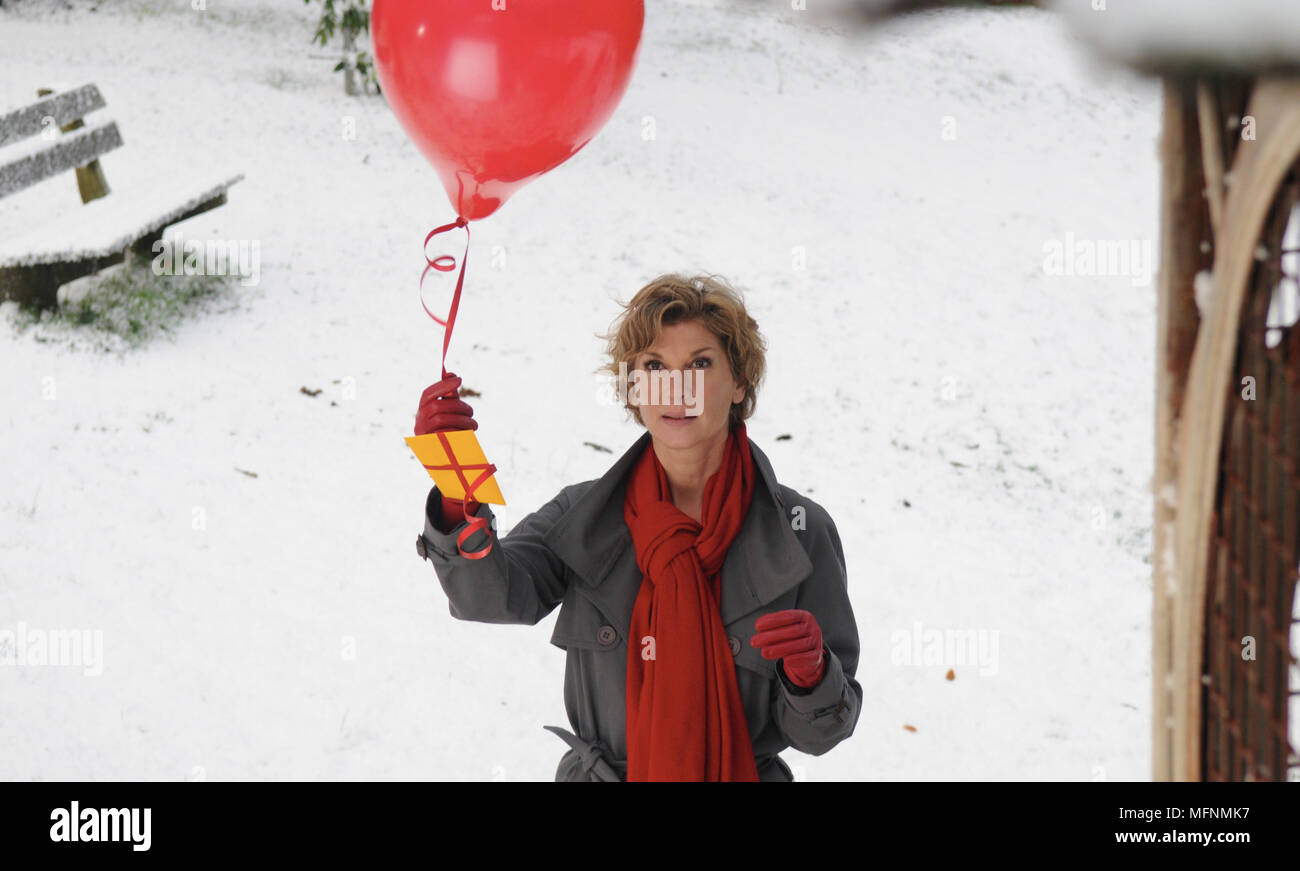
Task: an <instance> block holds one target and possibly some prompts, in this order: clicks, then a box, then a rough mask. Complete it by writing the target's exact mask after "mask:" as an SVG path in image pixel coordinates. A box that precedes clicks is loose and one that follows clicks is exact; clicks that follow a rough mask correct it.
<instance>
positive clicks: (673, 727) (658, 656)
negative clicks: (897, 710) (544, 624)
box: [623, 423, 758, 781]
mask: <svg viewBox="0 0 1300 871" xmlns="http://www.w3.org/2000/svg"><path fill="white" fill-rule="evenodd" d="M753 494H754V461H753V457H752V456H751V455H750V451H749V437H748V434H747V433H746V431H745V425H744V424H743V423H741V424H738V425H737V426H736V427H735V428H734V429H733V430H732V431H731V433H730V435H729V436H728V439H727V446H726V449H725V453H724V454H723V459H722V465H721V467H719V469H718V471H717V472H715V473H714V474H713V475H712V476H711V477H710V478H709V480H708V482H707V483H706V485H705V487H704V501H703V512H702V515H701V516H702V519H703V523H697V522H696V521H695V520H693V519H691V518H690V517H688V516H687V515H686V514H685V513H683V512H682V511H681V510H679V509H678V508H677V507H676V506H674V505H673V502H672V491H671V489H670V488H669V485H668V477H667V475H666V474H665V472H664V469H663V466H662V465H660V463H659V458H658V456H657V455H656V454H655V451H654V443H653V442H650V443H648V444H647V445H646V448H645V452H644V453H642V455H641V456H640V458H639V459H638V460H637V462H636V464H635V466H634V467H633V469H632V473H631V476H630V478H629V480H628V485H627V498H626V499H625V501H624V504H623V517H624V520H626V521H627V526H628V529H629V530H630V531H631V533H632V543H633V546H634V547H635V549H636V562H637V567H638V568H640V569H641V572H642V574H643V575H644V579H643V581H642V583H641V589H640V592H639V593H638V594H637V599H636V605H635V606H634V607H633V610H632V622H631V626H630V628H629V631H628V645H627V650H628V657H627V779H628V781H645V780H656V781H666V780H674V781H682V780H691V781H738V780H747V781H757V780H758V769H757V767H756V764H755V761H754V749H753V745H752V743H751V740H750V736H749V726H748V724H747V723H746V721H745V709H744V706H743V704H742V703H741V700H740V689H739V687H738V685H737V683H736V664H735V659H734V657H733V656H732V655H731V649H730V647H729V646H728V644H727V634H726V631H725V630H724V629H723V626H722V618H721V616H720V615H719V611H718V603H719V577H718V575H719V572H720V571H721V569H722V561H723V559H724V558H725V557H726V555H727V549H728V548H729V547H730V546H731V542H732V540H733V539H734V538H735V537H736V534H737V533H739V532H740V527H741V525H742V524H743V523H744V521H745V515H746V514H747V513H748V511H749V504H750V501H751V499H752V497H753ZM648 638H650V639H653V643H650V642H648V641H646V639H648ZM652 654H653V658H651V655H652Z"/></svg>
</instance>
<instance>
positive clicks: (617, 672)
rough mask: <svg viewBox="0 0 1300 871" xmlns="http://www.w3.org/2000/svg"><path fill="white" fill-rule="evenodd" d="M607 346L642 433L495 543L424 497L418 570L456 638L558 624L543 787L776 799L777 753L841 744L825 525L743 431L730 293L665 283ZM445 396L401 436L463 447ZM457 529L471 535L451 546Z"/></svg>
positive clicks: (836, 589) (848, 721) (838, 570)
mask: <svg viewBox="0 0 1300 871" xmlns="http://www.w3.org/2000/svg"><path fill="white" fill-rule="evenodd" d="M606 338H607V339H608V341H609V345H608V349H607V350H608V354H609V360H608V364H607V366H606V367H605V370H606V371H608V372H610V373H611V374H614V375H615V376H616V380H617V383H619V384H620V386H621V387H623V388H627V389H626V391H621V394H620V395H624V393H625V400H626V401H625V402H624V406H625V407H626V408H627V409H628V410H630V411H631V413H632V415H633V416H634V417H635V419H636V421H637V423H638V424H640V425H642V426H644V427H645V428H646V430H647V432H645V433H643V434H642V436H641V438H640V439H639V440H638V441H637V442H636V443H635V444H633V445H632V447H631V448H629V449H628V451H627V452H626V453H625V454H624V455H623V456H622V458H620V459H619V460H618V462H616V463H615V464H614V465H613V466H612V467H611V468H610V470H609V471H608V472H607V473H606V474H605V475H604V476H603V477H601V478H598V479H594V480H590V481H583V482H581V483H578V484H570V485H569V486H567V487H565V488H564V489H562V490H561V491H560V492H559V494H558V495H557V496H556V497H555V498H554V499H552V500H551V501H550V502H548V503H547V504H546V505H543V506H542V507H541V508H540V509H538V510H537V511H535V512H533V513H532V514H530V515H528V516H527V517H525V518H524V519H523V520H521V521H520V522H519V524H518V525H517V526H515V527H514V529H512V530H511V532H510V534H509V535H507V536H505V537H504V538H502V539H500V540H499V541H498V540H496V538H495V536H496V524H495V518H494V516H493V514H492V510H491V507H490V506H489V505H487V504H486V503H476V502H473V501H472V500H471V501H470V502H469V503H468V505H466V504H464V503H461V502H459V501H456V500H451V499H447V498H446V497H444V496H442V494H441V493H439V491H438V488H437V486H434V488H433V489H432V490H431V491H430V493H429V498H428V502H427V504H426V506H425V526H424V533H423V534H422V535H421V536H420V537H419V538H418V539H417V544H416V547H417V550H418V552H419V553H420V555H421V556H422V557H424V558H426V559H428V560H430V561H431V562H432V563H433V566H434V569H435V570H436V572H437V575H438V580H439V582H440V583H441V584H442V588H443V590H445V591H446V594H447V597H448V599H449V600H450V604H451V614H452V616H454V617H456V618H458V619H462V620H476V621H480V622H484V623H525V624H535V623H538V622H539V621H541V619H542V618H543V617H545V616H546V615H547V614H549V613H550V612H551V611H552V610H553V609H554V608H555V606H556V605H560V613H559V615H558V617H557V618H556V621H555V630H554V632H553V634H552V636H551V642H552V643H553V644H555V645H556V646H558V647H560V648H563V649H565V650H567V652H568V653H567V665H566V670H565V682H564V701H565V707H566V708H567V710H568V714H569V723H570V725H571V726H572V727H573V731H574V732H576V735H575V734H573V733H571V732H569V731H567V730H565V729H561V728H559V727H555V726H547V727H545V728H547V729H550V730H551V731H553V732H555V733H556V734H557V735H559V736H560V737H561V738H562V739H564V741H565V742H566V743H567V744H569V747H570V749H569V750H568V751H567V752H566V753H565V754H564V756H563V758H562V759H561V760H560V765H559V768H558V769H557V771H556V778H555V779H556V780H611V781H620V780H625V781H638V780H714V781H717V780H751V781H752V780H772V781H790V780H793V777H792V775H791V773H790V769H789V767H788V766H786V764H785V762H784V761H783V760H782V759H781V758H780V757H779V756H778V755H777V754H778V753H779V752H780V751H781V750H784V749H785V748H787V747H794V748H795V749H797V750H801V751H803V752H805V753H810V754H813V755H821V754H823V753H825V752H826V751H828V750H830V749H831V748H832V747H834V746H835V745H836V744H838V743H839V742H841V741H843V740H844V739H845V738H847V737H848V736H849V735H850V734H852V733H853V729H854V726H855V725H856V724H857V719H858V713H859V710H860V707H861V704H862V688H861V687H860V686H859V684H858V682H857V681H856V680H855V678H854V674H855V673H856V670H857V664H858V651H859V642H858V632H857V624H856V622H855V620H854V617H853V609H852V607H851V606H850V604H849V597H848V590H847V587H846V583H847V582H846V578H845V570H844V552H843V549H842V547H841V545H840V538H839V534H838V532H837V531H836V529H835V524H834V523H833V522H832V520H831V518H830V516H829V515H828V514H827V513H826V511H825V509H823V508H822V507H821V506H820V505H818V504H817V503H816V502H813V501H812V500H811V499H808V498H807V497H805V496H802V495H800V494H799V493H796V492H795V491H794V490H791V489H790V488H789V487H786V486H784V485H781V484H779V483H778V482H777V480H776V477H775V475H774V473H773V471H772V466H771V464H770V463H769V462H768V460H767V457H766V455H764V454H763V453H762V451H760V450H759V449H758V447H757V446H756V445H754V443H753V442H751V441H750V440H749V438H748V435H747V433H746V429H745V423H744V421H745V420H746V419H747V418H748V417H749V416H750V415H751V414H752V413H753V410H754V405H755V390H756V388H757V387H758V384H759V382H760V381H761V380H762V377H763V370H764V342H763V339H762V337H761V336H760V335H759V333H758V328H757V324H756V323H755V322H754V320H753V318H751V317H750V316H749V315H748V314H747V312H746V311H745V307H744V304H743V302H742V301H741V299H740V297H739V295H738V294H737V293H736V292H735V291H734V290H732V289H731V288H730V287H728V286H727V285H726V284H725V283H723V282H721V281H719V280H716V279H714V278H711V277H704V276H699V277H696V278H688V277H686V276H683V275H679V274H669V275H664V276H660V277H659V278H656V279H655V280H653V281H651V282H650V283H649V284H647V285H646V286H645V287H643V288H642V289H641V290H640V291H639V292H638V293H637V294H636V296H634V297H633V299H632V300H631V301H630V302H629V303H627V305H626V306H625V308H624V311H623V312H622V313H621V314H620V316H619V318H618V319H617V320H616V321H615V324H614V326H613V329H612V330H611V332H610V333H609V335H608V336H607V337H606ZM619 376H621V378H620V377H619ZM459 384H460V379H459V378H457V377H456V376H454V375H448V377H447V378H446V379H444V380H443V381H440V382H438V383H437V384H434V385H432V386H430V387H429V388H428V389H426V390H425V391H424V393H423V395H422V396H421V399H420V407H419V412H418V414H417V418H416V428H415V432H416V434H417V435H422V434H425V433H429V432H437V431H440V430H446V429H477V428H478V423H477V421H475V420H474V419H473V417H472V411H471V409H470V407H469V406H468V405H467V404H466V403H465V402H464V401H463V400H461V399H460V398H459V394H458V392H457V391H458V388H459ZM656 387H658V388H660V389H655V388H656ZM466 512H468V515H469V516H470V517H476V518H481V520H480V521H476V522H479V523H482V522H484V521H485V522H486V524H487V526H486V527H485V528H483V529H480V530H476V531H474V532H473V533H472V534H471V535H470V536H469V537H467V538H466V539H464V540H463V541H462V542H460V544H459V546H458V537H459V536H460V535H461V533H462V532H463V531H464V530H465V529H466V523H467V522H468V521H467V520H466ZM489 545H490V550H488V551H487V552H486V554H481V552H482V551H483V549H484V548H486V547H488V546H489ZM464 554H469V556H468V557H467V556H465V555H464ZM480 555H481V558H478V557H480Z"/></svg>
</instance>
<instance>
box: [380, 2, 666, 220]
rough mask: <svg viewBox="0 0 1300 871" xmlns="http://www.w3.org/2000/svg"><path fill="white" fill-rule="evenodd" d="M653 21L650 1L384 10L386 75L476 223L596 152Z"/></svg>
mask: <svg viewBox="0 0 1300 871" xmlns="http://www.w3.org/2000/svg"><path fill="white" fill-rule="evenodd" d="M497 7H503V8H497ZM644 19H645V6H644V2H643V0H375V4H374V9H373V12H372V13H371V31H372V33H373V36H374V46H375V68H376V72H377V73H378V76H379V84H380V86H381V87H382V88H383V92H384V96H385V97H386V98H387V99H388V103H389V105H390V106H392V108H393V112H394V113H395V114H396V115H397V119H398V121H399V122H401V125H402V127H404V128H405V129H406V132H407V135H409V136H410V137H411V139H412V140H413V141H414V142H415V144H416V145H417V146H418V147H419V149H420V151H421V152H422V153H423V154H424V156H425V157H426V158H427V159H428V160H429V162H430V163H432V164H433V166H434V168H435V169H436V170H437V171H438V175H439V176H440V177H441V178H442V183H443V187H445V188H446V190H447V196H448V197H450V198H451V203H452V205H453V206H454V207H455V209H456V213H457V214H458V215H459V216H460V217H462V218H464V219H465V220H466V221H472V220H475V219H478V218H485V217H487V216H488V215H490V214H492V213H493V212H495V211H496V210H497V209H498V208H500V206H501V204H502V203H504V202H505V201H506V199H507V198H509V197H510V195H511V194H513V193H514V192H515V191H516V190H518V189H519V188H520V187H522V186H523V185H525V184H527V183H528V182H530V181H532V180H533V179H534V178H536V177H537V176H539V175H541V174H542V173H544V172H547V171H548V170H551V169H553V168H555V167H556V166H559V165H560V164H561V163H563V162H564V161H566V160H568V159H569V158H570V157H572V156H573V155H574V154H576V153H577V152H578V150H579V149H581V148H582V147H583V146H584V145H586V144H587V143H588V142H589V141H591V138H592V137H593V136H595V135H596V132H597V131H598V130H600V128H601V126H603V125H604V123H605V121H607V120H608V119H609V116H610V115H611V114H613V112H614V109H615V107H617V106H618V102H619V100H620V99H621V98H622V96H623V92H624V91H625V90H626V89H627V84H628V80H629V79H630V78H631V74H632V67H633V65H634V64H635V63H636V55H637V49H638V47H639V45H640V42H641V25H642V22H643V21H644Z"/></svg>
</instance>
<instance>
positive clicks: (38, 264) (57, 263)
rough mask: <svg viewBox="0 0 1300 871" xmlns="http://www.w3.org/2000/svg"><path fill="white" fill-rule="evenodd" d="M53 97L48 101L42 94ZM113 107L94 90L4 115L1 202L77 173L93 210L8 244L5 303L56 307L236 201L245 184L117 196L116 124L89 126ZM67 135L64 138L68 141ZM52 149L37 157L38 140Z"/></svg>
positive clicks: (210, 183) (230, 178)
mask: <svg viewBox="0 0 1300 871" xmlns="http://www.w3.org/2000/svg"><path fill="white" fill-rule="evenodd" d="M42 93H46V92H42ZM102 108H104V99H103V96H102V95H101V94H100V93H99V89H98V88H96V87H95V86H94V85H83V86H82V87H80V88H76V89H72V90H65V91H62V92H60V93H57V94H50V95H48V96H45V97H44V98H43V99H41V100H38V101H37V102H35V103H33V104H31V105H29V106H24V107H22V108H19V109H17V110H14V111H11V112H8V113H6V114H0V149H4V150H0V155H4V154H5V153H6V150H7V153H8V154H9V155H10V156H9V157H8V158H5V157H3V156H0V198H3V197H6V196H8V195H10V194H13V193H16V192H18V191H21V190H25V189H27V188H30V187H32V186H34V185H36V184H39V183H40V182H42V181H45V180H47V179H50V178H52V177H54V176H57V175H59V174H60V173H64V172H66V171H68V170H75V171H76V174H77V185H78V187H79V189H80V191H81V198H82V200H83V202H84V203H85V205H83V206H81V207H80V208H79V209H78V210H76V211H75V212H70V213H67V214H64V215H60V216H59V217H58V218H56V219H55V220H53V221H51V222H49V223H45V224H43V225H39V226H36V227H33V228H32V229H31V230H29V231H27V232H24V233H21V234H19V235H17V236H15V237H11V238H7V239H4V240H0V299H6V298H8V299H16V300H19V301H24V302H29V303H34V304H36V305H39V306H44V307H51V306H54V305H56V304H57V299H58V289H59V287H60V286H61V285H63V284H65V283H67V282H69V281H72V280H73V279H75V278H80V277H81V276H83V275H89V274H90V273H92V272H96V271H98V270H99V269H102V268H104V267H105V266H108V265H110V264H113V263H120V262H122V260H123V259H125V256H126V252H127V251H128V250H130V249H134V250H135V251H136V252H137V253H139V254H141V255H144V256H148V255H149V254H150V253H151V250H152V246H153V243H154V242H155V241H157V240H158V239H161V238H162V234H163V231H164V230H165V229H166V228H167V227H168V226H170V225H171V224H175V223H178V222H180V221H183V220H185V219H186V218H190V217H193V216H195V215H198V214H202V213H203V212H206V211H208V210H209V209H213V208H216V207H217V206H220V205H222V204H223V203H225V202H226V191H227V190H228V189H229V188H230V186H231V185H233V184H235V183H236V182H238V181H240V180H241V179H242V178H243V175H240V174H228V173H227V174H223V175H217V176H214V177H211V178H207V179H200V180H193V181H185V182H181V183H179V184H177V183H175V182H172V181H170V179H172V178H174V177H175V176H176V174H175V173H167V174H160V177H162V178H166V179H169V181H167V182H166V183H165V184H160V185H153V186H151V187H149V188H145V189H139V190H132V191H131V192H130V193H128V194H118V195H117V196H109V189H108V183H107V181H106V180H105V179H104V176H103V172H102V170H100V168H99V164H98V157H99V156H100V155H101V154H104V153H106V152H108V151H111V150H113V149H115V148H120V147H122V137H121V134H120V132H119V131H118V129H117V125H116V124H115V123H112V122H108V123H105V124H100V125H98V126H95V127H90V128H85V127H84V124H83V121H82V118H83V116H85V115H86V114H87V113H89V112H91V111H94V110H96V109H102ZM59 130H61V131H62V132H63V134H64V135H63V136H58V135H57V131H59ZM38 136H39V137H41V138H42V139H44V140H46V141H47V142H50V143H52V144H49V145H39V146H38V147H37V148H30V147H14V146H15V143H26V144H27V145H29V144H30V142H29V141H30V140H33V139H34V138H36V137H38Z"/></svg>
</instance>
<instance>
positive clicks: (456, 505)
mask: <svg viewBox="0 0 1300 871" xmlns="http://www.w3.org/2000/svg"><path fill="white" fill-rule="evenodd" d="M455 429H469V430H475V429H478V421H477V420H475V419H474V409H472V408H470V407H469V403H467V402H466V401H465V400H463V399H461V398H460V376H459V375H455V374H453V373H451V372H448V373H447V377H446V378H444V379H442V380H441V381H439V382H438V383H437V384H430V385H429V386H428V387H426V388H425V389H424V393H422V394H420V407H419V409H418V410H417V411H416V413H415V434H416V435H428V434H430V433H435V432H443V431H446V430H455ZM467 512H468V513H469V514H476V513H477V512H478V503H477V502H475V501H474V500H473V499H471V500H469V502H468V504H466V503H465V502H464V501H462V500H460V499H452V498H450V497H448V496H446V495H443V496H442V518H441V523H440V524H439V525H440V527H441V529H442V531H443V532H450V531H451V530H453V529H455V528H456V527H457V526H460V524H461V523H462V522H464V520H465V514H466V513H467Z"/></svg>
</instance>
